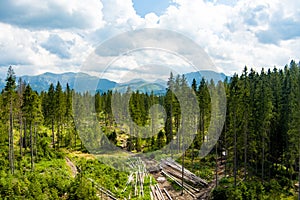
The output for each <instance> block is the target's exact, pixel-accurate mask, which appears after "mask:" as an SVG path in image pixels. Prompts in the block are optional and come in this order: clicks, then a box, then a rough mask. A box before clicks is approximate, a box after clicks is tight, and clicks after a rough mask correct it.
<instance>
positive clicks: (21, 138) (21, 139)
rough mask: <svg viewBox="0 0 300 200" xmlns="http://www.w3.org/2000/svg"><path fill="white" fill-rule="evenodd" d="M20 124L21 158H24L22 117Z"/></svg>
mask: <svg viewBox="0 0 300 200" xmlns="http://www.w3.org/2000/svg"><path fill="white" fill-rule="evenodd" d="M19 120H20V121H19V123H20V128H19V131H20V156H21V158H22V157H23V152H22V148H23V137H22V129H23V127H22V117H21V116H20V118H19Z"/></svg>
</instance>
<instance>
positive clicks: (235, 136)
mask: <svg viewBox="0 0 300 200" xmlns="http://www.w3.org/2000/svg"><path fill="white" fill-rule="evenodd" d="M221 86H224V88H225V92H226V99H227V100H226V102H218V103H219V104H222V103H223V104H226V108H227V111H226V120H225V124H224V126H223V130H222V134H221V136H220V138H219V140H218V142H217V144H216V145H215V146H214V148H213V149H212V151H211V152H210V154H209V155H207V156H206V157H204V158H201V159H200V158H199V156H198V153H199V149H200V148H201V145H202V144H203V142H205V140H206V139H207V137H206V135H207V132H208V128H209V125H210V120H211V114H212V109H211V108H212V104H213V99H212V98H211V96H210V92H209V88H217V89H218V88H219V87H221ZM62 88H66V89H65V90H63V89H62ZM182 88H189V90H190V91H193V92H194V93H195V95H196V97H197V100H198V104H199V111H200V112H199V116H198V117H197V120H196V121H195V122H196V125H195V126H196V131H195V133H191V134H195V138H194V140H193V141H192V144H191V145H190V147H189V148H188V150H187V151H186V152H185V154H184V155H183V156H184V157H183V158H182V157H181V158H179V159H178V162H180V163H182V164H183V165H184V166H186V167H187V168H188V169H189V170H191V171H192V172H194V173H195V174H197V175H199V176H200V177H202V178H205V179H207V180H210V181H211V180H213V179H216V187H215V189H214V190H213V192H212V193H211V195H210V198H212V199H270V198H273V199H283V198H287V199H288V198H290V199H293V198H297V197H298V194H297V190H298V187H299V184H297V182H298V180H299V179H300V153H299V152H300V66H299V65H298V64H296V63H295V62H294V61H291V63H290V64H289V65H287V66H285V67H284V68H283V69H277V68H273V69H266V70H264V69H262V70H261V71H260V72H256V71H254V70H253V69H247V67H245V69H244V70H243V72H241V74H240V75H238V74H235V75H234V76H233V77H232V78H231V79H228V78H226V79H225V81H224V82H221V81H220V82H217V83H215V82H214V81H211V80H205V79H204V78H202V80H201V81H200V84H197V82H196V80H194V81H193V84H192V87H189V84H188V82H187V80H186V78H185V76H184V75H183V76H177V77H173V75H172V73H171V75H170V78H169V80H168V88H166V93H165V94H163V95H156V94H154V93H153V92H152V93H149V94H148V93H146V94H145V93H141V92H139V91H130V87H128V88H127V92H125V93H118V92H112V91H108V92H104V93H100V92H98V93H96V94H95V95H94V94H91V93H89V92H85V93H78V92H76V91H74V90H73V89H70V87H69V85H68V84H67V85H66V86H62V85H61V84H60V83H59V82H57V83H55V84H51V85H50V87H49V89H48V91H46V92H44V91H42V92H40V93H38V92H36V91H33V90H32V89H31V86H30V85H29V84H25V83H24V82H23V81H22V80H21V79H19V80H16V76H15V74H14V71H13V68H12V67H10V68H9V69H8V73H7V78H6V85H5V88H4V89H3V90H2V92H1V95H0V108H1V109H0V120H1V123H0V146H1V148H0V151H1V158H0V173H1V176H0V197H1V198H3V199H99V198H102V196H101V195H102V193H101V192H100V190H99V187H103V188H105V189H107V190H109V191H111V192H112V193H113V194H114V195H115V196H116V197H117V198H120V199H124V198H128V196H131V198H132V199H134V198H137V199H138V198H140V199H142V198H141V197H138V196H137V197H136V196H134V194H133V193H131V191H133V188H130V187H131V186H128V187H129V188H128V189H124V188H125V187H126V185H127V184H126V182H127V177H128V175H129V174H128V172H123V171H118V170H116V169H113V168H111V167H109V166H107V165H105V163H101V162H100V161H98V160H97V159H96V158H95V157H93V156H88V154H87V149H86V147H85V141H86V140H88V139H89V138H85V135H82V134H80V133H79V131H80V130H78V128H77V127H76V126H75V124H77V123H78V122H77V121H76V120H81V118H79V117H78V116H82V117H84V116H83V115H84V114H85V112H87V111H89V110H92V111H93V112H94V113H93V115H95V116H96V118H97V120H98V123H99V126H100V127H101V130H102V131H103V133H104V134H105V136H106V138H107V139H106V140H107V141H110V143H111V144H114V145H115V146H117V147H119V148H120V149H123V150H127V151H129V152H131V153H147V152H154V151H156V150H159V149H161V148H163V147H164V146H165V145H167V144H169V143H170V142H172V141H173V140H175V139H178V138H176V137H175V136H176V134H177V131H178V130H179V129H180V127H181V126H183V125H184V124H181V123H180V122H181V118H182V116H184V115H183V114H182V110H183V106H184V105H185V104H182V103H180V102H179V101H178V98H177V97H176V95H175V93H174V92H176V91H180V90H181V89H182ZM129 91H130V93H131V96H129ZM112 96H114V98H113V99H114V101H118V102H119V104H122V103H126V101H124V99H129V101H128V102H129V113H127V114H126V113H124V112H126V111H124V110H116V109H112V108H111V102H112ZM88 102H92V103H93V104H94V109H89V108H86V105H89V103H88ZM185 103H189V102H185ZM155 104H159V105H161V106H162V107H163V108H164V109H165V114H166V116H165V121H160V122H158V124H160V125H161V126H162V127H163V128H162V129H161V130H160V131H159V132H158V133H157V134H153V136H151V137H150V138H143V137H141V136H140V134H141V133H139V132H138V131H137V130H138V129H135V128H134V127H133V126H125V125H124V126H123V127H120V125H118V124H117V121H116V118H118V119H122V118H124V119H123V120H126V116H128V114H129V115H130V116H131V118H132V120H133V122H134V123H135V124H137V125H139V126H148V125H149V124H151V120H152V119H153V118H154V115H155V114H157V113H155V112H150V111H149V109H150V107H151V106H152V105H155ZM74 108H76V110H74ZM151 111H154V110H151ZM214 117H218V116H214ZM193 123H194V121H193ZM152 124H153V123H152ZM122 125H123V124H122ZM88 136H89V135H88ZM102 141H103V142H105V139H103V140H101V142H102ZM94 142H95V144H93V145H99V144H98V143H97V142H99V141H98V140H94ZM178 145H179V146H180V142H178ZM66 159H71V160H72V161H73V162H74V163H75V164H76V166H77V169H76V173H75V171H72V169H70V167H69V166H68V162H66ZM67 161H68V160H67ZM221 165H222V167H224V169H223V173H222V176H219V175H220V174H219V171H220V168H221ZM112 177H113V178H112ZM153 181H154V180H153ZM150 182H151V178H149V177H147V178H146V179H145V187H149V186H150V184H151V183H150ZM148 190H149V189H147V191H148ZM145 191H146V189H145ZM144 195H145V196H144V197H143V199H150V195H149V194H148V193H145V194H144Z"/></svg>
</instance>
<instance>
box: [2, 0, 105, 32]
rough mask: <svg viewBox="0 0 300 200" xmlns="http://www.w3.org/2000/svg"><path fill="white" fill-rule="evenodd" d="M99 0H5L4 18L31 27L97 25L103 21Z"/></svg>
mask: <svg viewBox="0 0 300 200" xmlns="http://www.w3.org/2000/svg"><path fill="white" fill-rule="evenodd" d="M101 9H102V5H101V3H100V2H99V1H98V0H92V1H89V2H88V3H86V2H85V1H72V2H70V1H68V0H45V1H38V0H27V1H25V0H20V1H17V0H1V1H0V21H1V22H4V23H8V24H13V25H16V26H19V27H23V28H29V29H70V28H94V27H99V26H101V25H102V24H103V21H102V15H101Z"/></svg>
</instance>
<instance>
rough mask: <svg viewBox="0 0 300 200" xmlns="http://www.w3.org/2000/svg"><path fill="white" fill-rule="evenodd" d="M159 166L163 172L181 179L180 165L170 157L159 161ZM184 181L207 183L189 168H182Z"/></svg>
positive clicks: (204, 184)
mask: <svg viewBox="0 0 300 200" xmlns="http://www.w3.org/2000/svg"><path fill="white" fill-rule="evenodd" d="M160 168H161V170H163V171H164V172H165V173H168V174H170V175H172V176H174V177H176V178H179V179H180V180H181V178H182V165H180V164H178V163H176V162H175V161H174V160H172V159H171V158H167V159H164V160H162V161H161V163H160ZM184 182H185V183H188V184H191V185H193V186H202V187H207V186H208V183H207V181H206V180H204V179H201V178H200V177H198V176H196V175H195V174H193V173H192V172H190V171H189V170H187V169H185V168H184Z"/></svg>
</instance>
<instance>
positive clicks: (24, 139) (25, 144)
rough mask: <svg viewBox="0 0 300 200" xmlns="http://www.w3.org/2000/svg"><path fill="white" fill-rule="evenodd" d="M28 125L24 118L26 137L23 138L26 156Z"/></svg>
mask: <svg viewBox="0 0 300 200" xmlns="http://www.w3.org/2000/svg"><path fill="white" fill-rule="evenodd" d="M26 129H27V123H26V118H24V137H23V147H24V148H25V150H24V154H25V153H26V148H27V143H26V137H27V132H26V131H27V130H26Z"/></svg>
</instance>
